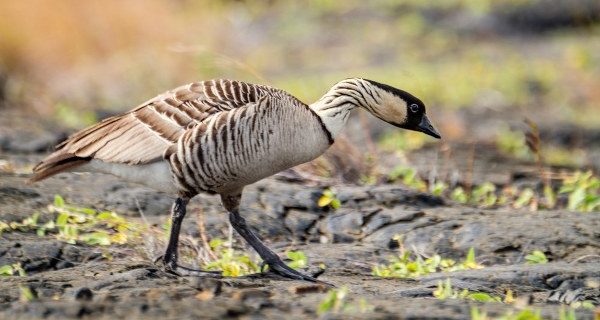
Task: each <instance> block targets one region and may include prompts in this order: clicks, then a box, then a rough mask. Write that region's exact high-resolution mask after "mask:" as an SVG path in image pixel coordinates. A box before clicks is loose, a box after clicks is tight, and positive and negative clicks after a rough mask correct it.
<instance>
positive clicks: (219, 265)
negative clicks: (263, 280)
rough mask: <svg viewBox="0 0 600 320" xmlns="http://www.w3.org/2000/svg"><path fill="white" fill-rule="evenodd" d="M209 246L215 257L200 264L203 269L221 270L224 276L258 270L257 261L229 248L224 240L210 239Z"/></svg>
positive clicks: (250, 272)
mask: <svg viewBox="0 0 600 320" xmlns="http://www.w3.org/2000/svg"><path fill="white" fill-rule="evenodd" d="M209 246H210V249H211V250H212V251H213V252H214V253H215V256H216V257H217V258H216V259H215V260H214V261H210V262H208V263H206V264H204V265H203V266H202V267H203V268H204V269H206V270H221V271H222V272H223V276H225V277H239V276H243V275H247V274H252V273H257V272H260V268H259V264H258V263H256V262H254V261H252V259H251V258H250V257H249V256H248V255H246V254H243V253H240V252H238V251H236V250H234V249H233V248H230V247H229V246H228V243H227V242H226V241H224V240H222V239H218V238H217V239H212V240H211V241H210V242H209Z"/></svg>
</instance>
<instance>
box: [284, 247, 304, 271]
mask: <svg viewBox="0 0 600 320" xmlns="http://www.w3.org/2000/svg"><path fill="white" fill-rule="evenodd" d="M286 255H287V257H288V259H290V260H292V261H291V262H290V263H288V266H290V267H291V268H294V269H302V268H306V266H307V265H308V259H307V258H306V255H305V254H304V252H302V251H288V252H286Z"/></svg>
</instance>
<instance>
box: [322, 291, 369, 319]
mask: <svg viewBox="0 0 600 320" xmlns="http://www.w3.org/2000/svg"><path fill="white" fill-rule="evenodd" d="M347 298H348V288H346V287H341V288H339V289H330V290H329V291H327V296H326V297H325V299H323V301H321V303H319V307H318V308H317V314H319V315H320V314H324V313H339V312H347V313H365V312H369V311H372V310H373V306H371V305H370V304H369V303H368V302H367V301H366V300H365V299H359V300H358V304H357V305H356V304H351V303H350V302H349V301H347Z"/></svg>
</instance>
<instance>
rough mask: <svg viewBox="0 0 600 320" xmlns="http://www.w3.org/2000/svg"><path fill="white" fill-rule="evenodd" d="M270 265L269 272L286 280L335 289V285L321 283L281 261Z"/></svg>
mask: <svg viewBox="0 0 600 320" xmlns="http://www.w3.org/2000/svg"><path fill="white" fill-rule="evenodd" d="M268 265H269V270H270V271H271V272H274V273H276V274H278V275H280V276H282V277H285V278H290V279H294V280H304V281H309V282H314V283H319V284H323V285H326V286H329V287H335V285H333V284H331V283H329V282H325V281H321V280H319V279H316V278H314V277H311V276H309V275H306V274H303V273H302V272H300V271H297V270H294V269H292V268H290V267H289V266H288V265H287V264H285V263H284V262H283V261H281V260H278V261H274V262H271V263H268Z"/></svg>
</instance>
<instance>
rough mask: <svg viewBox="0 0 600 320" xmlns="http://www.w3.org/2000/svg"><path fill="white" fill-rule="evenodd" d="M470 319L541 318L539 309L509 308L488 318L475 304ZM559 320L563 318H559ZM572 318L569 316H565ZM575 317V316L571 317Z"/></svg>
mask: <svg viewBox="0 0 600 320" xmlns="http://www.w3.org/2000/svg"><path fill="white" fill-rule="evenodd" d="M470 313H471V320H542V319H543V318H542V316H541V312H540V310H531V309H523V310H521V311H519V312H516V313H515V311H513V310H510V311H508V312H507V313H505V314H503V315H501V316H499V317H496V318H490V317H489V316H488V315H487V313H486V312H485V311H479V308H477V307H476V306H472V307H471V312H470ZM560 319H561V320H562V319H563V318H560ZM566 319H569V320H572V319H571V318H566ZM573 319H575V318H573Z"/></svg>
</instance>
